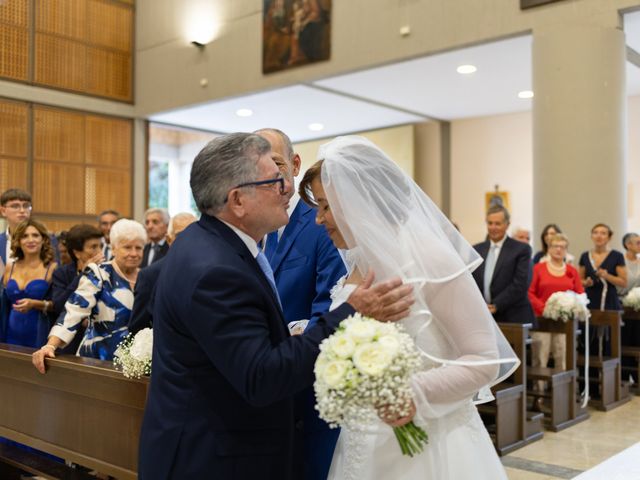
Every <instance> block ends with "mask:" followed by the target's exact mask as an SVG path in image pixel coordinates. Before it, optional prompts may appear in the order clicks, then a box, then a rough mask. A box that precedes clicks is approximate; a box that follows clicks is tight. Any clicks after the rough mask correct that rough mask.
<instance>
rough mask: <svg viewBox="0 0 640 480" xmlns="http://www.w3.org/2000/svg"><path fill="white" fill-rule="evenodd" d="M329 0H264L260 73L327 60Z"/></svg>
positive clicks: (329, 28)
mask: <svg viewBox="0 0 640 480" xmlns="http://www.w3.org/2000/svg"><path fill="white" fill-rule="evenodd" d="M330 53H331V0H263V14H262V72H263V73H271V72H277V71H280V70H286V69H288V68H292V67H297V66H300V65H307V64H309V63H314V62H320V61H323V60H328V59H329V56H330Z"/></svg>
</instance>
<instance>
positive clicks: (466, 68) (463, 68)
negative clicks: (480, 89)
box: [456, 65, 478, 75]
mask: <svg viewBox="0 0 640 480" xmlns="http://www.w3.org/2000/svg"><path fill="white" fill-rule="evenodd" d="M477 70H478V69H477V68H476V66H475V65H460V66H459V67H458V68H456V72H458V73H460V74H462V75H469V74H470V73H474V72H476V71H477Z"/></svg>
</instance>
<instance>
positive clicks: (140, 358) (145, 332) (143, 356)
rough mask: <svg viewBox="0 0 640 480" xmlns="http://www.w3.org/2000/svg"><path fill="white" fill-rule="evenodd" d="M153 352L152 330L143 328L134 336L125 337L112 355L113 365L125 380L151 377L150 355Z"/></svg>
mask: <svg viewBox="0 0 640 480" xmlns="http://www.w3.org/2000/svg"><path fill="white" fill-rule="evenodd" d="M152 351H153V330H151V329H150V328H143V329H142V330H140V331H139V332H138V333H136V334H135V335H131V334H129V335H127V336H126V338H125V339H124V340H123V341H122V342H120V344H119V345H118V348H116V351H115V353H114V358H113V363H114V364H115V365H116V366H117V367H119V368H120V369H121V370H122V373H123V374H124V376H125V377H127V378H141V377H142V376H143V375H151V353H152Z"/></svg>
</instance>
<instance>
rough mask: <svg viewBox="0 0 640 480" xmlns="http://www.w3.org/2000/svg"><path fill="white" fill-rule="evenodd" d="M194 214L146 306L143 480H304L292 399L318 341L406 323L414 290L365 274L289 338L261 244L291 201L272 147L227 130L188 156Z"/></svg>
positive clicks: (306, 380)
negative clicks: (369, 321) (360, 325)
mask: <svg viewBox="0 0 640 480" xmlns="http://www.w3.org/2000/svg"><path fill="white" fill-rule="evenodd" d="M191 189H192V193H193V197H194V199H195V201H196V204H197V205H198V209H199V210H200V211H201V212H202V217H201V218H200V220H199V221H198V222H197V223H194V224H192V225H190V226H189V227H188V228H187V229H186V230H185V231H184V232H183V233H181V234H180V236H179V237H178V239H177V240H176V241H175V243H174V244H173V246H172V247H171V249H170V250H169V253H168V254H167V256H166V260H165V261H164V267H163V268H162V272H161V273H160V277H159V279H158V283H157V285H156V293H155V300H154V310H153V318H154V324H153V329H154V345H153V373H152V375H151V383H150V387H149V394H148V399H147V405H146V408H145V415H144V421H143V425H142V432H141V436H140V461H139V478H140V479H141V480H162V479H169V478H175V479H178V478H179V479H202V478H216V479H217V478H219V479H230V478H234V479H240V480H243V479H247V480H248V479H254V478H260V479H261V480H289V479H291V480H293V479H298V478H300V476H299V472H300V469H298V465H296V460H299V459H296V458H295V457H294V455H293V442H294V411H293V395H294V394H295V393H297V392H299V391H301V390H303V389H304V388H306V387H308V386H309V385H311V383H312V382H313V365H314V362H315V359H316V357H317V355H318V353H319V348H318V346H319V343H320V342H321V341H322V340H323V339H324V338H326V337H327V336H328V335H330V334H331V333H332V332H333V331H334V330H335V328H336V327H337V325H338V324H339V322H340V321H341V320H342V319H344V318H345V317H347V316H348V315H350V314H352V313H353V312H354V311H355V310H358V311H361V312H362V313H364V314H367V315H371V316H374V317H376V318H384V319H388V320H394V319H399V318H402V317H403V316H405V315H406V314H408V308H409V306H410V303H411V291H412V289H411V287H410V286H403V285H401V282H400V280H398V279H396V280H391V281H388V282H384V283H381V284H378V285H375V286H372V285H371V284H372V281H373V275H372V274H369V275H368V276H367V278H366V280H365V281H364V282H363V283H362V284H361V285H360V286H359V287H358V288H356V290H355V291H354V292H353V294H352V295H351V296H350V297H349V299H348V301H347V303H345V304H343V305H342V306H340V307H339V308H337V309H336V310H334V311H333V312H331V313H327V314H325V315H324V316H322V317H320V318H319V319H318V320H317V322H316V324H315V325H314V326H313V327H311V328H310V329H309V331H307V332H305V335H297V336H289V332H288V330H287V326H286V323H285V320H284V316H283V314H282V309H281V307H280V300H279V298H278V295H277V291H276V288H275V282H274V280H273V272H272V271H271V269H270V267H269V263H268V261H267V260H266V258H265V257H264V254H263V253H262V252H260V251H259V249H258V246H257V242H258V241H260V240H261V239H262V238H263V237H264V236H265V235H266V234H267V233H268V232H271V231H274V230H277V229H278V228H279V227H280V226H282V225H284V224H286V223H287V221H288V217H287V205H288V200H289V195H288V192H287V189H286V186H285V183H284V179H283V178H282V175H281V174H280V172H279V170H278V167H277V166H276V165H275V164H274V163H273V160H272V159H271V150H270V147H269V143H268V142H267V141H266V140H265V139H263V138H261V137H259V136H257V135H252V134H246V133H235V134H230V135H224V136H221V137H217V138H215V139H214V140H212V141H211V142H209V143H208V144H207V145H206V146H205V147H204V148H203V149H202V151H201V152H200V153H199V154H198V155H197V156H196V158H195V160H194V163H193V167H192V170H191Z"/></svg>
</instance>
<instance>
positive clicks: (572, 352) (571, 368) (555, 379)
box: [527, 317, 589, 432]
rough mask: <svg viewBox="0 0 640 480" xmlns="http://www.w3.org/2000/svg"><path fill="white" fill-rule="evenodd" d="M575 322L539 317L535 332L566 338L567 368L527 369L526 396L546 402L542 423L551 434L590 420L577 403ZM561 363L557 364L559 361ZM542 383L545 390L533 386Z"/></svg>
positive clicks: (542, 367)
mask: <svg viewBox="0 0 640 480" xmlns="http://www.w3.org/2000/svg"><path fill="white" fill-rule="evenodd" d="M577 323H578V322H577V321H576V320H571V321H568V322H561V321H555V320H550V319H548V318H542V317H540V318H538V326H537V328H536V331H541V332H549V333H561V334H564V336H565V342H566V348H565V358H564V360H565V365H566V369H563V368H561V367H560V366H558V367H557V368H556V367H555V366H554V368H549V367H547V366H541V367H531V366H530V367H528V368H527V380H528V388H527V397H528V398H529V399H532V400H533V402H532V403H534V402H535V400H536V399H537V398H544V399H545V408H544V409H543V412H544V424H545V427H546V428H548V429H549V430H552V431H554V432H557V431H560V430H563V429H565V428H568V427H570V426H572V425H575V424H576V423H579V422H582V421H584V420H586V419H587V418H589V414H588V413H587V412H586V410H584V409H582V408H580V406H579V404H578V382H577V379H578V372H577V361H576V356H577V350H576V349H577ZM558 363H560V362H558ZM539 381H543V382H545V384H546V386H547V388H546V390H544V391H539V390H538V389H537V388H536V385H537V384H538V382H539Z"/></svg>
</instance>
